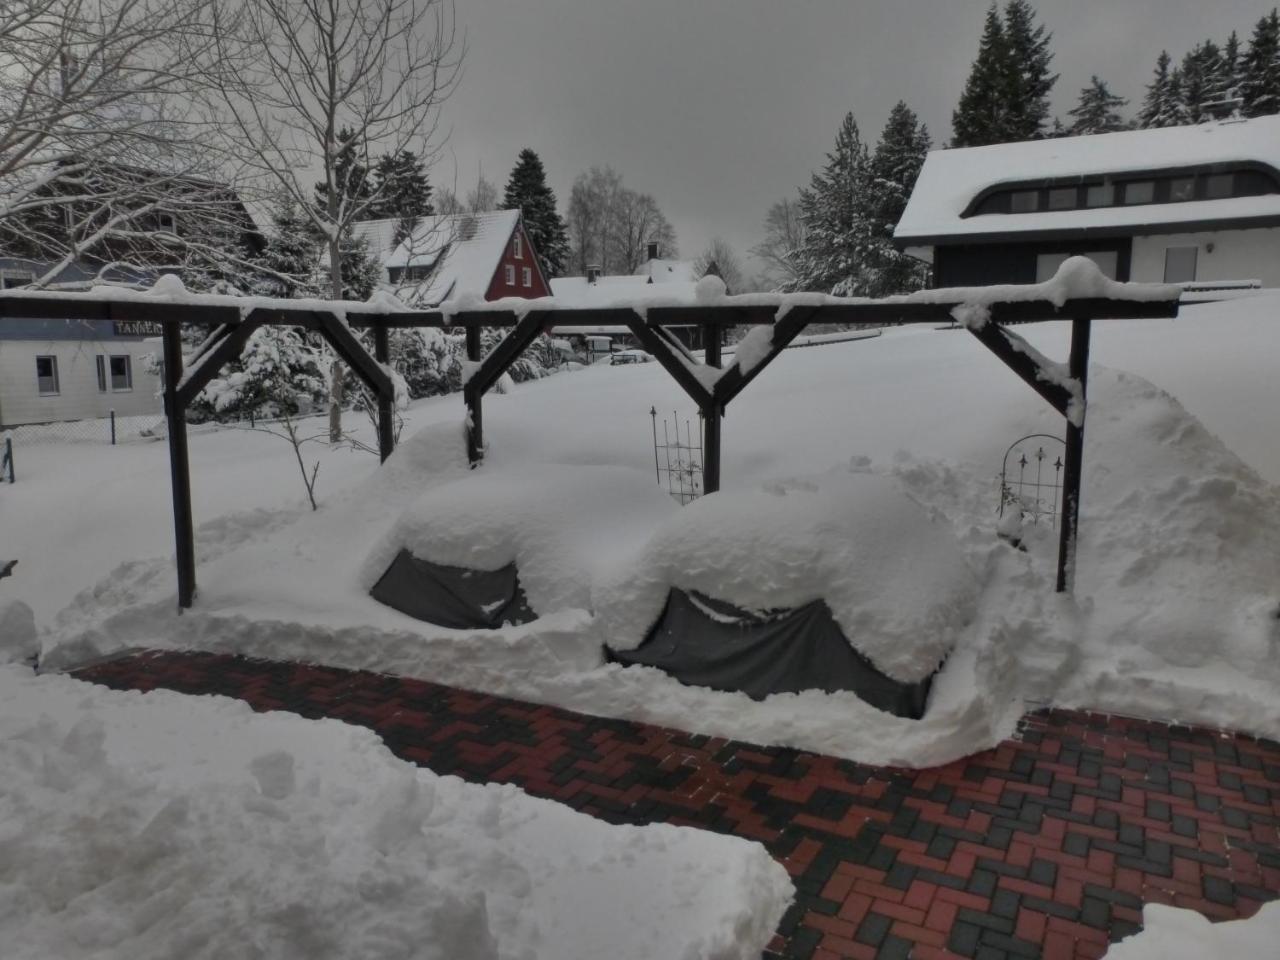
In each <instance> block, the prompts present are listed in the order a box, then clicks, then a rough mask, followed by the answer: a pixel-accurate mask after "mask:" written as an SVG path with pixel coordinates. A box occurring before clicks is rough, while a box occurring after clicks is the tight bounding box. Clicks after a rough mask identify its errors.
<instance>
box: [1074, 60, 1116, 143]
mask: <svg viewBox="0 0 1280 960" xmlns="http://www.w3.org/2000/svg"><path fill="white" fill-rule="evenodd" d="M1128 102H1129V101H1128V100H1126V99H1124V97H1118V96H1116V95H1115V94H1114V93H1112V92H1111V91H1110V90H1109V89H1108V88H1107V85H1106V83H1105V82H1104V81H1102V80H1099V79H1098V77H1097V75H1096V74H1095V75H1094V76H1093V77H1090V78H1089V85H1088V86H1087V87H1085V88H1084V89H1083V90H1081V91H1080V100H1079V102H1078V103H1077V104H1076V105H1075V107H1073V108H1072V109H1071V110H1069V111H1067V115H1068V116H1070V117H1071V118H1072V122H1071V134H1072V136H1081V135H1084V134H1090V133H1114V132H1115V131H1117V130H1124V129H1125V128H1126V127H1127V126H1128V124H1126V123H1125V121H1124V118H1123V117H1122V116H1120V108H1121V107H1123V106H1125V105H1126V104H1127V103H1128Z"/></svg>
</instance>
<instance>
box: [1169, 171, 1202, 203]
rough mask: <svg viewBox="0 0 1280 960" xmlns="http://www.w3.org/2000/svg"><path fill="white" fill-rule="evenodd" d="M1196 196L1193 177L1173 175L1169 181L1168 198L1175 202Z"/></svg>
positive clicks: (1192, 198)
mask: <svg viewBox="0 0 1280 960" xmlns="http://www.w3.org/2000/svg"><path fill="white" fill-rule="evenodd" d="M1195 198H1196V180H1195V177H1174V178H1173V179H1172V180H1170V181H1169V199H1170V200H1171V201H1173V202H1175V203H1177V202H1178V201H1181V200H1194V199H1195Z"/></svg>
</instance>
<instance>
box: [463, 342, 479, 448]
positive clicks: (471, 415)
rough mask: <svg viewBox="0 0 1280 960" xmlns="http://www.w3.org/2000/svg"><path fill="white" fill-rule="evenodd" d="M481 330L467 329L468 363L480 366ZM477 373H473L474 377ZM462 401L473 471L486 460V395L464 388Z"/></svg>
mask: <svg viewBox="0 0 1280 960" xmlns="http://www.w3.org/2000/svg"><path fill="white" fill-rule="evenodd" d="M480 349H481V344H480V328H479V327H467V361H468V362H469V363H473V364H476V365H477V366H478V365H479V363H480V361H481V359H482V358H481V356H480ZM474 373H475V371H474V370H473V371H472V374H473V375H474ZM462 399H463V400H464V401H465V402H466V405H467V462H468V463H469V464H471V469H473V470H474V469H475V468H476V467H478V466H479V465H480V461H481V460H483V459H484V394H483V393H480V392H478V391H468V390H467V388H466V387H465V386H463V388H462Z"/></svg>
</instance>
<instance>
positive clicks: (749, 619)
mask: <svg viewBox="0 0 1280 960" xmlns="http://www.w3.org/2000/svg"><path fill="white" fill-rule="evenodd" d="M607 652H608V656H609V658H610V659H612V660H616V661H618V662H619V663H624V664H628V665H630V664H643V665H645V666H650V667H657V668H658V669H659V670H663V671H665V672H666V673H669V674H671V675H672V676H673V677H675V678H676V679H677V680H679V681H680V682H682V683H687V684H691V685H693V686H700V687H711V688H712V689H715V690H739V691H741V692H743V693H745V694H747V695H748V696H749V697H752V698H753V699H756V700H762V699H764V698H765V697H766V696H768V695H769V694H771V693H799V692H800V691H802V690H823V691H825V692H827V693H834V692H835V691H837V690H851V691H853V692H854V693H856V694H857V695H858V696H859V697H861V698H862V699H863V700H865V701H866V702H867V703H869V704H871V705H872V706H873V707H876V708H878V709H880V710H884V711H886V712H887V713H892V714H895V715H896V716H899V717H909V718H911V719H914V720H918V719H920V717H922V716H923V715H924V708H925V701H926V700H927V698H928V696H929V686H930V684H931V683H932V680H933V678H932V677H927V678H926V679H924V680H922V681H920V682H918V683H902V682H900V681H898V680H894V679H893V678H892V677H889V676H886V675H885V674H883V673H881V672H880V671H879V670H877V669H876V667H875V665H874V664H872V663H871V661H870V660H868V659H867V658H866V657H864V656H863V655H862V654H860V653H858V651H857V650H855V649H854V648H853V647H851V646H850V645H849V641H848V640H846V639H845V636H844V633H843V632H842V631H841V630H840V627H839V625H838V624H837V623H836V622H835V619H834V618H833V617H832V615H831V608H830V607H828V606H827V605H826V603H824V602H823V601H821V600H815V601H814V602H813V603H810V604H806V605H805V606H803V607H798V608H796V609H794V610H782V611H771V612H768V613H764V614H756V613H750V612H748V611H745V610H739V609H738V608H736V607H734V606H732V605H731V604H727V603H724V602H722V601H718V600H713V599H711V598H710V597H705V596H703V595H702V594H700V593H696V592H694V593H692V594H690V593H685V592H684V591H683V590H677V589H673V590H672V591H671V592H670V594H669V595H668V596H667V605H666V608H665V609H664V610H663V611H662V616H661V617H659V618H658V622H657V623H655V624H654V625H653V627H652V629H651V630H650V631H649V635H648V636H647V637H646V638H645V640H644V643H642V644H641V645H640V646H639V647H637V648H636V649H634V650H608V651H607Z"/></svg>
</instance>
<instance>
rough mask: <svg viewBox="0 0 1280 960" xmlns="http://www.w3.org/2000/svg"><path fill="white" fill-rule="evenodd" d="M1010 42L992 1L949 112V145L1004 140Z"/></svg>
mask: <svg viewBox="0 0 1280 960" xmlns="http://www.w3.org/2000/svg"><path fill="white" fill-rule="evenodd" d="M1011 60H1012V58H1011V56H1010V53H1009V44H1008V41H1007V40H1006V38H1005V35H1004V24H1003V23H1002V22H1001V20H1000V12H999V10H998V9H997V8H996V5H995V4H994V3H993V4H992V5H991V8H990V9H989V10H987V20H986V23H985V25H984V26H983V28H982V39H981V40H980V41H979V43H978V57H977V59H976V60H974V61H973V67H972V68H971V69H970V71H969V79H968V80H967V81H966V82H965V85H964V91H963V92H962V93H961V94H960V103H959V105H958V106H957V107H956V109H955V112H954V113H953V114H952V115H951V130H952V136H951V145H952V146H953V147H981V146H985V145H987V144H989V143H1006V142H1008V140H1010V139H1011V138H1010V136H1009V104H1010V93H1011V90H1010V86H1011V84H1010V82H1009V75H1010V63H1011Z"/></svg>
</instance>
